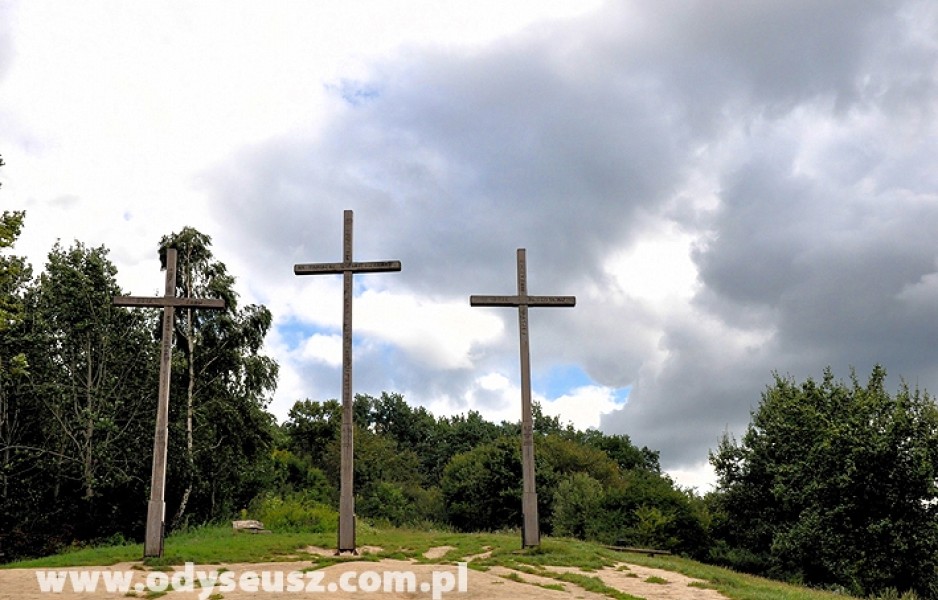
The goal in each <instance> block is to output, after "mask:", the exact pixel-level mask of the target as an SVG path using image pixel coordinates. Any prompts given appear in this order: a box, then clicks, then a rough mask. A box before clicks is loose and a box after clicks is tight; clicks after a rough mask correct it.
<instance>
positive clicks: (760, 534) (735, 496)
mask: <svg viewBox="0 0 938 600" xmlns="http://www.w3.org/2000/svg"><path fill="white" fill-rule="evenodd" d="M885 378H886V372H885V370H884V369H883V368H882V367H880V366H876V367H875V368H874V369H873V372H872V374H871V375H870V378H869V381H868V382H867V384H866V385H865V386H864V385H861V384H860V382H859V381H858V380H857V377H856V375H855V374H852V376H851V382H850V384H845V383H844V382H842V381H836V380H835V379H834V376H833V373H832V371H831V370H830V369H829V368H828V369H827V370H825V372H824V378H823V380H822V381H821V382H820V383H817V382H815V381H814V380H812V379H808V380H806V381H805V382H804V383H803V384H801V385H797V384H796V383H795V382H794V381H793V380H792V379H790V378H788V379H786V378H782V377H780V376H778V375H777V374H776V376H775V383H774V385H773V386H771V387H769V388H767V390H766V391H765V392H764V393H763V395H762V402H761V404H760V405H759V408H758V409H757V410H756V412H755V413H754V414H753V416H752V421H751V423H750V425H749V428H748V429H747V431H746V434H745V436H744V437H743V439H742V441H741V443H737V442H736V441H735V440H733V439H732V438H730V437H729V436H728V435H726V436H724V438H723V439H722V441H721V442H720V445H719V448H718V449H717V451H716V452H715V453H712V455H711V462H712V464H713V465H714V467H715V469H716V472H717V475H718V478H719V489H718V493H717V495H716V497H715V499H714V503H715V506H716V507H717V509H718V513H720V514H721V518H720V520H719V522H718V523H717V525H716V527H715V533H716V534H717V535H718V536H719V537H720V538H721V539H722V541H723V544H724V545H725V547H724V551H723V555H722V558H723V559H724V560H726V561H727V562H732V561H733V560H734V559H737V560H739V561H740V562H743V561H745V562H746V563H748V566H750V567H752V566H757V567H760V568H761V569H762V570H763V571H765V572H766V573H768V574H770V575H773V576H779V577H785V578H790V579H795V580H802V581H804V582H806V583H810V584H817V585H821V584H823V585H839V586H843V587H844V588H846V589H848V590H849V591H851V592H852V593H855V594H859V595H868V594H875V593H879V592H881V591H883V590H885V589H887V588H890V587H892V588H896V589H913V590H915V591H916V592H917V593H919V594H920V595H923V596H925V597H932V598H934V597H938V558H936V557H938V520H936V518H938V488H936V477H938V409H936V407H935V404H934V403H933V402H932V400H931V398H930V397H929V396H928V394H927V393H923V392H920V391H919V390H914V391H912V390H910V389H909V387H908V386H907V385H906V384H905V383H903V384H901V385H900V387H899V390H898V392H897V393H896V394H895V395H894V396H893V395H890V394H889V393H888V392H886V390H885V389H884V381H885Z"/></svg>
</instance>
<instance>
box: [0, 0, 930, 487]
mask: <svg viewBox="0 0 938 600" xmlns="http://www.w3.org/2000/svg"><path fill="white" fill-rule="evenodd" d="M27 6H29V7H32V6H34V5H33V4H32V3H30V4H28V5H27V4H21V5H17V10H16V12H17V15H16V26H15V28H13V27H10V28H4V27H3V26H0V47H2V44H4V43H6V42H4V40H5V39H12V40H13V41H12V44H13V46H14V48H13V49H14V52H13V53H12V54H11V55H12V56H14V57H15V58H13V59H8V60H9V62H3V59H0V84H2V85H4V87H3V90H2V91H3V94H2V95H0V97H2V98H3V102H2V106H0V123H2V124H3V125H4V127H2V128H0V141H3V143H4V144H9V146H10V148H11V150H9V151H7V150H4V158H5V159H6V160H7V162H8V163H9V164H10V166H8V167H6V168H5V172H4V174H3V175H4V177H9V179H5V185H4V188H3V193H4V194H10V196H8V197H14V196H15V197H18V198H21V199H22V200H23V202H29V203H30V204H29V206H30V210H31V213H30V215H29V218H28V220H27V230H26V232H25V233H24V236H23V239H22V245H21V246H20V247H25V248H39V249H40V250H39V251H38V252H37V251H34V250H33V251H32V252H33V254H34V255H39V254H40V253H41V254H44V253H45V252H47V251H48V248H49V246H51V241H52V240H54V239H56V238H64V239H66V240H67V239H69V238H71V237H73V236H75V237H80V238H81V239H83V241H86V242H88V243H91V244H93V245H97V244H98V243H102V242H104V243H107V245H108V246H109V247H110V248H112V251H113V252H112V256H114V257H115V258H116V259H118V260H119V262H120V264H119V266H120V269H121V277H122V278H126V279H125V281H127V282H129V287H130V288H131V290H132V291H134V292H135V293H145V292H146V290H147V289H151V290H154V289H157V287H158V285H159V282H160V279H159V276H158V272H157V267H156V262H155V261H156V258H155V247H156V242H157V241H158V239H159V237H160V235H163V234H165V233H168V232H169V231H173V230H178V229H180V228H181V226H182V225H185V224H190V225H194V226H196V227H199V228H200V229H202V230H204V231H206V232H207V233H210V234H212V236H213V239H214V241H215V249H216V255H217V256H218V257H219V259H221V260H223V261H225V262H226V263H227V264H228V265H229V268H230V270H231V271H232V272H233V273H235V274H236V275H238V276H239V279H238V285H239V289H240V290H242V297H243V298H244V299H245V300H246V301H257V302H263V303H265V304H267V305H268V306H269V307H270V308H271V310H272V312H273V313H274V316H275V320H276V321H275V331H274V332H273V334H272V335H271V338H270V340H268V349H269V350H270V352H271V353H272V354H273V355H274V356H276V357H277V359H278V360H279V361H280V362H281V365H282V367H283V368H282V377H281V383H280V389H279V390H278V395H277V399H276V401H275V403H274V405H273V409H274V410H275V412H278V414H280V415H281V416H282V415H283V414H285V412H286V409H287V408H288V407H289V404H290V403H292V401H294V400H297V399H300V398H303V397H310V398H314V399H324V398H333V397H337V396H338V390H339V383H340V377H339V373H338V369H337V366H336V364H337V363H336V361H337V359H336V343H337V340H338V338H337V336H338V335H340V328H341V314H342V313H341V282H340V278H337V277H305V278H298V277H295V276H293V274H292V269H291V267H292V265H293V264H296V263H301V262H332V261H337V260H339V259H340V257H341V250H342V240H341V227H342V225H341V219H342V211H343V210H344V209H353V210H354V211H355V248H354V255H355V258H356V259H357V260H391V259H395V260H400V261H401V262H402V263H403V269H402V271H401V272H400V273H393V274H392V273H388V274H374V275H366V276H357V277H356V278H355V281H356V284H355V285H356V300H355V311H356V312H355V332H356V338H355V381H356V391H359V392H361V393H371V394H378V393H380V392H381V391H384V390H390V391H399V392H401V393H404V394H405V396H406V397H407V398H408V401H411V402H414V403H418V404H423V405H426V406H428V407H431V408H432V409H433V410H434V411H435V412H438V413H439V414H447V412H451V411H464V410H467V409H469V408H479V409H480V410H483V413H484V414H485V415H486V416H487V417H489V418H495V419H498V418H502V417H503V416H504V417H505V418H509V417H510V420H515V419H516V418H517V416H511V415H518V414H520V413H519V409H518V407H517V385H518V383H517V382H518V373H517V370H518V367H517V362H518V359H517V352H518V347H517V344H518V341H517V337H516V336H517V333H516V332H517V316H516V311H512V310H504V309H473V308H470V307H469V306H468V296H469V295H471V294H510V293H513V291H514V289H515V278H516V273H515V261H514V257H515V251H516V249H517V248H526V249H527V258H528V278H529V290H530V293H532V294H558V295H560V294H563V295H576V296H577V306H576V308H574V309H569V310H567V309H565V310H548V309H532V311H531V315H530V319H531V358H532V365H533V366H534V368H535V370H538V372H539V374H540V376H541V377H544V378H546V379H550V378H549V377H547V376H545V375H544V373H554V372H563V370H564V369H565V368H567V367H569V366H571V365H573V366H574V367H575V369H571V370H570V371H569V372H570V373H575V374H576V377H572V376H571V379H570V380H569V381H561V382H560V383H558V381H559V380H558V381H554V380H552V381H551V389H550V390H549V391H548V390H547V389H546V388H543V389H542V390H541V394H542V396H541V398H543V400H544V405H545V410H547V409H548V407H550V409H551V410H558V411H560V412H558V414H560V416H561V418H562V420H563V419H565V418H570V419H577V421H576V422H577V423H584V424H591V423H599V424H600V425H601V426H602V428H603V429H604V430H606V431H609V432H615V433H627V434H629V435H630V436H632V437H633V439H634V440H635V441H636V442H639V443H640V444H647V445H649V446H650V447H652V448H655V449H658V450H660V451H661V457H662V462H663V464H664V465H665V466H666V467H669V468H673V469H675V472H679V471H678V469H683V471H680V472H682V473H684V475H683V476H687V477H690V476H689V475H687V473H690V472H691V471H693V472H698V473H699V472H702V470H701V461H702V460H705V457H706V453H707V450H708V449H709V448H711V447H713V446H714V445H715V443H716V442H717V440H718V439H719V436H720V435H721V434H722V432H723V431H724V430H726V429H727V428H729V429H731V430H733V431H736V432H740V431H741V430H742V429H743V428H744V427H745V425H746V422H747V421H748V418H749V411H750V409H751V408H753V407H754V406H755V405H756V404H757V403H758V401H759V396H760V393H761V391H762V390H763V389H764V386H765V385H766V384H768V383H770V382H771V374H772V372H773V371H779V372H781V373H783V374H792V375H793V376H795V377H799V378H802V377H807V376H810V375H814V376H818V375H819V374H820V373H821V371H822V369H823V368H824V367H825V366H828V365H830V366H832V367H833V368H834V369H835V372H837V373H838V374H844V375H846V374H847V371H848V369H849V368H850V367H851V366H853V367H856V368H857V370H858V371H859V372H860V373H861V374H862V373H863V372H864V371H867V370H868V369H870V368H871V367H872V365H873V364H874V363H875V362H882V363H883V364H885V365H886V367H887V368H888V369H889V370H890V372H891V373H892V374H893V375H894V376H904V377H906V378H907V379H909V380H912V381H916V382H919V383H921V384H922V385H923V387H926V388H929V389H935V388H936V387H938V362H936V360H935V359H934V358H932V356H933V352H932V351H931V346H932V345H933V342H934V339H936V337H938V326H935V325H932V324H934V323H938V301H936V300H938V299H936V298H934V294H935V293H938V287H936V284H935V281H936V279H938V243H936V242H935V241H934V239H935V236H934V231H935V230H936V225H938V222H936V221H938V175H936V172H935V169H934V167H933V164H932V163H933V158H932V157H934V156H935V155H936V153H938V147H936V146H938V141H936V140H938V124H936V123H938V121H936V114H938V111H936V109H938V101H936V98H938V93H936V92H938V88H936V83H938V44H936V43H935V41H934V40H936V39H938V8H936V7H935V5H934V3H931V2H924V1H914V0H910V1H907V2H900V3H891V2H878V1H877V2H866V3H863V4H857V3H855V2H850V1H847V0H835V1H832V2H825V3H823V4H818V3H816V2H805V1H801V0H798V1H794V2H792V1H788V2H782V1H767V2H759V3H752V2H742V1H735V0H733V1H730V2H723V3H720V4H718V5H717V4H714V3H711V2H704V1H702V0H696V1H690V2H685V1H678V0H665V1H664V2H657V3H641V2H607V3H603V4H601V5H599V4H596V3H592V4H588V5H583V6H579V5H578V8H576V9H571V8H570V6H571V5H570V4H569V3H564V2H558V3H538V4H536V5H533V6H528V7H525V8H524V9H516V8H512V7H514V6H515V5H514V4H512V7H508V6H507V5H505V3H498V2H483V3H481V4H479V3H470V4H466V5H465V6H461V5H447V6H448V7H450V8H447V9H443V8H440V5H439V4H438V3H434V2H420V3H417V4H415V5H412V6H416V7H417V8H416V9H414V10H410V11H406V10H401V9H400V7H399V6H393V5H392V4H387V3H380V2H376V3H370V4H369V5H368V11H370V12H368V11H366V12H365V13H362V12H359V11H358V10H357V9H356V8H354V7H352V5H350V4H348V3H336V4H333V5H329V6H328V7H327V8H322V6H323V5H322V4H321V3H317V5H316V6H317V7H319V8H316V9H313V8H304V9H303V10H301V9H300V8H299V7H298V5H289V6H287V5H284V7H281V8H278V9H272V10H268V9H267V8H265V9H263V10H260V9H257V8H256V7H255V8H250V7H249V6H248V5H245V6H248V8H245V9H244V10H243V11H233V10H222V11H219V10H217V9H218V8H219V6H218V5H199V6H189V5H185V7H183V5H179V6H175V7H174V8H175V10H170V11H169V12H167V11H166V10H164V9H157V8H143V9H139V10H138V9H136V8H135V9H132V10H129V9H122V10H120V11H116V12H114V11H111V12H113V14H111V12H109V11H107V10H102V11H98V12H94V13H92V14H90V15H82V16H88V17H89V18H87V19H78V18H76V16H75V13H73V12H69V11H68V10H65V9H62V7H60V6H58V5H56V6H55V8H54V9H53V8H52V5H39V6H38V8H29V9H28V10H27ZM310 6H313V5H310ZM535 7H536V8H537V10H535ZM0 10H5V9H0ZM75 10H82V9H75ZM502 13H504V14H502ZM4 16H5V15H4ZM496 17H499V18H496ZM0 22H4V23H5V22H6V21H5V20H0ZM79 22H81V23H82V25H81V26H80V27H77V26H74V24H75V23H79ZM104 24H107V26H108V27H109V28H110V29H102V27H103V25H104ZM151 25H152V26H151ZM111 29H113V30H114V35H100V34H99V32H101V31H111ZM9 31H13V33H12V34H10V33H9ZM10 35H12V37H10ZM51 38H54V39H56V40H57V43H56V44H54V45H49V44H47V43H46V42H47V40H48V39H51ZM111 42H113V43H111ZM63 47H64V48H67V50H63V49H62V48H63ZM2 56H7V54H6V53H3V52H0V57H2ZM222 59H224V60H222ZM228 65H233V66H231V67H230V68H229V66H228ZM83 73H86V74H87V75H83ZM40 92H41V93H40ZM76 115H77V116H79V117H80V118H76ZM6 125H9V127H7V126H6ZM14 162H16V163H17V166H16V169H15V170H12V165H13V163H14ZM11 173H12V174H15V177H13V176H11V175H10V174H11ZM49 173H54V174H55V176H54V177H51V176H49ZM7 184H8V185H7ZM65 198H68V199H74V200H70V202H72V203H71V204H69V208H68V210H62V208H63V207H62V206H56V205H55V204H54V203H55V201H56V199H65ZM66 213H67V215H68V216H67V218H66V217H65V216H63V215H65V214H66ZM76 214H80V215H81V217H80V218H76V217H74V215H76ZM126 215H129V218H125V216H126ZM34 219H35V221H33V220H34ZM31 222H40V223H43V229H42V231H41V234H40V233H34V232H33V230H31V229H30V227H31V226H30V223H31ZM115 224H116V225H115ZM115 231H116V232H117V233H114V232H115ZM141 240H150V241H149V242H147V243H142V242H141ZM148 244H149V245H148ZM535 378H536V379H537V375H536V377H535ZM623 389H630V393H629V396H628V401H627V403H626V404H625V405H624V406H623V405H621V404H615V402H614V398H615V396H616V394H617V393H618V392H617V391H618V390H623ZM548 414H551V413H548ZM569 414H572V415H573V416H572V417H568V416H567V415H569Z"/></svg>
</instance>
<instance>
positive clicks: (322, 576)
mask: <svg viewBox="0 0 938 600" xmlns="http://www.w3.org/2000/svg"><path fill="white" fill-rule="evenodd" d="M446 550H448V548H446V549H443V548H440V549H437V550H436V552H433V551H432V549H431V553H432V554H434V555H435V554H440V555H442V554H445V552H446ZM448 558H450V559H451V558H452V557H448ZM312 564H313V563H311V562H310V561H296V562H280V563H262V564H228V565H196V566H194V567H190V568H189V571H188V575H189V576H190V577H192V576H194V577H195V578H196V579H197V578H198V577H200V576H201V577H203V578H204V580H205V581H206V584H207V583H208V579H209V577H211V576H212V575H210V574H211V572H212V571H215V574H214V576H213V577H214V578H215V586H216V587H214V588H210V587H209V585H205V586H202V587H198V586H196V587H194V588H190V589H188V590H187V589H186V582H185V581H184V579H185V576H186V575H187V572H186V568H185V567H181V566H180V567H176V568H175V569H176V571H175V572H170V571H167V572H166V573H165V574H162V575H161V574H158V573H157V572H155V571H148V570H145V569H144V568H143V567H141V566H140V563H121V564H118V565H114V566H111V567H100V568H91V567H88V568H82V569H55V570H53V571H56V572H60V573H63V576H64V577H75V576H76V575H69V574H68V573H69V572H72V573H76V574H77V573H80V572H84V573H86V576H87V574H90V573H92V572H93V571H96V572H98V573H99V575H98V577H99V578H100V579H99V585H98V588H97V591H96V592H95V593H88V592H85V593H81V592H77V591H75V590H74V588H73V587H72V586H71V583H72V582H71V580H64V579H63V584H64V585H63V591H62V592H59V593H50V592H42V591H40V586H39V583H38V579H37V570H35V569H10V570H0V599H3V600H6V599H11V600H12V599H16V600H49V599H51V598H56V599H62V600H83V599H87V598H104V599H113V600H118V599H122V600H126V598H128V597H133V596H132V595H131V594H133V592H131V594H128V593H127V591H126V589H127V588H125V589H124V591H118V590H114V591H110V592H108V591H105V589H104V584H103V582H104V581H105V579H106V578H107V577H113V576H114V574H119V575H124V574H127V577H132V579H129V581H127V583H128V584H129V586H130V589H131V590H133V589H134V587H135V586H138V585H139V586H140V587H139V588H137V589H139V590H140V591H139V592H138V593H136V594H135V595H136V597H139V598H145V597H147V593H146V589H145V588H144V585H145V583H146V581H147V578H150V583H155V584H156V585H157V586H159V585H160V584H161V583H162V580H163V579H170V578H173V577H174V576H175V580H176V582H177V583H179V582H180V581H181V580H182V585H181V589H176V590H174V591H171V592H169V593H168V594H166V595H164V596H161V597H162V598H165V599H166V600H194V599H199V600H245V599H248V598H250V599H253V600H273V599H287V598H291V597H292V598H340V599H345V598H375V599H376V600H379V599H380V600H387V599H404V598H408V599H423V598H434V593H433V590H434V589H435V590H436V591H437V592H438V593H437V597H439V598H441V599H445V598H449V599H453V600H530V599H534V598H546V599H551V598H554V599H557V600H563V599H566V600H571V599H583V600H599V599H606V598H608V596H602V595H599V594H596V593H592V592H588V591H586V590H584V589H583V588H581V587H579V586H576V585H573V584H570V583H567V582H561V581H558V580H556V579H552V578H550V577H545V576H537V575H530V574H526V573H519V572H515V571H511V570H510V569H506V568H504V567H493V568H492V569H490V570H489V571H487V572H481V571H476V570H473V569H467V568H462V569H460V568H459V567H458V566H453V565H427V564H416V563H413V562H409V561H400V560H382V561H380V562H365V561H353V562H352V561H350V562H343V563H340V564H335V565H332V566H330V567H326V568H323V569H317V570H315V571H310V572H309V573H305V572H303V569H305V568H308V567H310V566H311V565H312ZM549 570H550V571H552V572H554V573H570V572H572V573H576V574H581V575H585V576H589V577H599V578H600V579H601V580H602V581H603V583H605V584H606V585H608V586H610V587H613V588H615V589H617V590H621V591H623V592H626V593H628V594H631V595H633V596H638V597H641V598H646V599H648V600H658V599H662V600H725V597H724V596H722V595H720V594H719V593H718V592H716V591H714V590H708V589H701V588H699V587H693V586H690V585H688V584H690V583H693V582H694V581H695V580H693V579H690V578H688V577H685V576H683V575H680V574H678V573H672V572H670V571H662V570H659V569H651V568H648V567H642V566H638V565H627V564H625V563H620V564H619V565H617V566H616V567H611V568H606V569H603V570H601V571H598V572H588V573H587V572H583V571H579V570H578V569H575V568H570V567H549ZM200 571H201V572H202V573H199V572H200ZM405 573H406V574H408V575H404V574H405ZM410 574H412V575H410ZM407 577H412V578H413V579H412V581H413V585H414V588H413V589H414V590H415V591H407V586H408V585H409V584H410V581H409V580H407ZM385 581H388V582H389V587H388V588H386V589H387V591H384V590H382V589H381V588H382V587H383V586H384V585H385ZM271 586H273V587H271ZM542 586H548V587H542ZM560 586H562V589H557V588H558V587H560ZM265 588H266V591H265ZM372 588H375V591H371V589H372ZM156 589H159V588H158V587H157V588H156ZM353 589H355V590H356V591H352V590H353ZM279 590H283V591H279ZM461 590H462V591H461Z"/></svg>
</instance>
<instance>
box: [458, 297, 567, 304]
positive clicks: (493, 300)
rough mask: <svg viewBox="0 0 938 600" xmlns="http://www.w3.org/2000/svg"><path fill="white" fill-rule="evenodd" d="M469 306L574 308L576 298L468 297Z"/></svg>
mask: <svg viewBox="0 0 938 600" xmlns="http://www.w3.org/2000/svg"><path fill="white" fill-rule="evenodd" d="M469 304H470V305H471V306H576V296H469Z"/></svg>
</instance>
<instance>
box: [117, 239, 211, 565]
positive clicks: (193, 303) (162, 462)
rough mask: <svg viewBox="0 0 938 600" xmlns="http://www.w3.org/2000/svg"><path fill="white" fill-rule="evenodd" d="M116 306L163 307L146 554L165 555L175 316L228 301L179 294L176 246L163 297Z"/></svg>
mask: <svg viewBox="0 0 938 600" xmlns="http://www.w3.org/2000/svg"><path fill="white" fill-rule="evenodd" d="M111 302H112V304H113V305H114V306H130V307H138V308H162V309H163V331H162V340H161V342H160V344H161V350H160V383H159V395H158V397H157V406H156V432H155V433H154V435H153V469H152V472H151V475H150V502H149V504H148V505H147V531H146V538H145V541H144V547H143V555H144V556H145V557H159V556H163V533H164V531H165V521H166V501H165V491H166V452H167V445H168V444H167V442H168V438H169V381H170V374H171V373H170V364H171V360H170V359H171V357H172V351H173V319H174V317H175V310H174V309H175V308H177V307H179V308H207V309H215V310H218V309H224V308H225V301H224V300H219V299H217V298H178V297H176V249H175V248H167V249H166V280H165V287H164V295H163V296H157V297H152V296H116V297H114V298H112V299H111Z"/></svg>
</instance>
